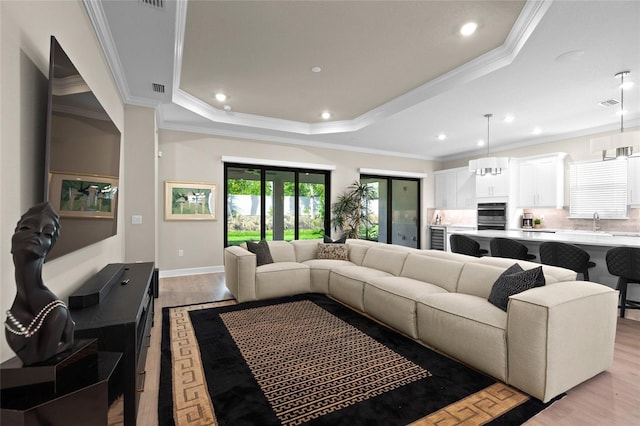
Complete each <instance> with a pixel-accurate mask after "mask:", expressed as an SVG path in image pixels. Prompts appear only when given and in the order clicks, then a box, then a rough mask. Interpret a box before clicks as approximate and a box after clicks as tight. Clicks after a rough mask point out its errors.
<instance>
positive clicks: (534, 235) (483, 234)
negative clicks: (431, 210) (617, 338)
mask: <svg viewBox="0 0 640 426" xmlns="http://www.w3.org/2000/svg"><path fill="white" fill-rule="evenodd" d="M456 233H457V234H463V235H466V236H468V237H470V238H473V239H474V240H476V241H478V242H479V243H480V247H481V248H483V249H486V250H489V253H491V250H490V248H489V240H491V239H492V238H510V239H513V240H517V241H519V242H521V243H522V244H524V245H525V246H527V248H528V249H529V253H531V254H535V255H536V259H535V260H534V261H535V262H540V244H542V243H544V242H546V241H557V242H561V243H568V244H573V245H576V246H578V247H580V248H582V249H583V250H585V251H586V252H587V253H589V255H590V256H591V261H592V262H595V264H596V266H595V267H594V268H590V269H589V277H590V281H593V282H596V283H600V284H605V285H607V286H609V287H611V288H616V284H617V282H618V278H617V277H615V276H613V275H611V274H609V271H608V270H607V263H606V260H605V256H606V254H607V251H608V250H609V249H611V248H613V247H622V246H625V247H639V248H640V237H637V236H629V235H614V234H612V233H607V232H598V231H572V230H566V231H563V230H556V231H555V232H541V231H540V230H536V231H513V230H511V231H494V230H481V231H471V230H469V231H465V230H461V231H458V232H456ZM579 279H581V276H580V277H579ZM639 287H640V286H637V285H630V286H629V290H628V293H627V298H628V299H632V300H640V288H639Z"/></svg>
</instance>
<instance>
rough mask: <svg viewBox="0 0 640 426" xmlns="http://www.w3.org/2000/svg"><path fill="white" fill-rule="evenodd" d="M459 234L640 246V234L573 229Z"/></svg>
mask: <svg viewBox="0 0 640 426" xmlns="http://www.w3.org/2000/svg"><path fill="white" fill-rule="evenodd" d="M458 233H459V234H465V235H468V236H470V237H474V236H475V237H478V238H500V237H502V238H512V239H514V240H522V241H532V242H541V243H543V242H545V241H558V242H563V243H570V244H578V245H591V246H604V247H618V246H628V247H640V236H629V235H614V234H612V233H607V232H592V231H572V230H565V231H562V230H558V231H556V232H555V233H552V232H540V230H535V231H529V230H526V231H515V230H510V231H493V230H482V231H466V230H463V231H459V232H458Z"/></svg>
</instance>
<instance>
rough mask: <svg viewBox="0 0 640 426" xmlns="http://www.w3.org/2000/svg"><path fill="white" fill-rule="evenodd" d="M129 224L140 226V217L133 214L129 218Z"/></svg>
mask: <svg viewBox="0 0 640 426" xmlns="http://www.w3.org/2000/svg"><path fill="white" fill-rule="evenodd" d="M131 224H132V225H142V216H141V215H136V214H134V215H133V216H131Z"/></svg>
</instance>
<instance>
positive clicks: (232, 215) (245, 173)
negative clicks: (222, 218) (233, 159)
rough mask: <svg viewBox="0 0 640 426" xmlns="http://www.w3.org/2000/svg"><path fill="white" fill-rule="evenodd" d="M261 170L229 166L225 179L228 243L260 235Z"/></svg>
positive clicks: (258, 237) (252, 238)
mask: <svg viewBox="0 0 640 426" xmlns="http://www.w3.org/2000/svg"><path fill="white" fill-rule="evenodd" d="M261 194H262V189H261V177H260V170H256V169H252V168H245V167H228V168H227V180H226V202H227V209H226V216H227V244H228V245H239V244H242V243H243V242H245V241H248V240H254V241H258V240H260V239H261V232H260V229H261V226H260V224H261V204H260V200H261Z"/></svg>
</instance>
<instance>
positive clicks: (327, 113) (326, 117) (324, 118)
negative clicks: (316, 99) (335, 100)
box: [321, 111, 331, 120]
mask: <svg viewBox="0 0 640 426" xmlns="http://www.w3.org/2000/svg"><path fill="white" fill-rule="evenodd" d="M321 116H322V119H323V120H328V119H330V118H331V113H330V112H329V111H325V112H323V113H322V114H321Z"/></svg>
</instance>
